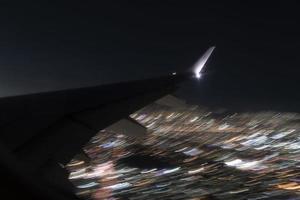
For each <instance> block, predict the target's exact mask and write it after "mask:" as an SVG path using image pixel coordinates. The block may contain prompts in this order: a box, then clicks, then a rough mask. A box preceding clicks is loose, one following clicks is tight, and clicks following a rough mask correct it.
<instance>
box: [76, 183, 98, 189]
mask: <svg viewBox="0 0 300 200" xmlns="http://www.w3.org/2000/svg"><path fill="white" fill-rule="evenodd" d="M96 185H99V183H96V182H91V183H88V184H84V185H78V186H77V187H78V188H81V189H83V188H89V187H94V186H96Z"/></svg>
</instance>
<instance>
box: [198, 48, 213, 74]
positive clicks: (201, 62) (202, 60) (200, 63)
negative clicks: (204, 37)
mask: <svg viewBox="0 0 300 200" xmlns="http://www.w3.org/2000/svg"><path fill="white" fill-rule="evenodd" d="M214 49H215V47H210V48H209V49H208V50H207V51H206V52H205V53H204V54H203V56H202V57H201V58H200V59H199V60H198V61H197V62H196V64H195V65H194V73H195V76H196V78H198V79H199V78H201V74H200V72H201V71H202V69H203V67H204V65H205V63H206V62H207V60H208V58H209V57H210V55H211V54H212V52H213V50H214Z"/></svg>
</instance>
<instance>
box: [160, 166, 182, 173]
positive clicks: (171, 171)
mask: <svg viewBox="0 0 300 200" xmlns="http://www.w3.org/2000/svg"><path fill="white" fill-rule="evenodd" d="M179 169H180V167H177V168H174V169H169V170H165V171H164V172H163V174H169V173H173V172H176V171H178V170H179Z"/></svg>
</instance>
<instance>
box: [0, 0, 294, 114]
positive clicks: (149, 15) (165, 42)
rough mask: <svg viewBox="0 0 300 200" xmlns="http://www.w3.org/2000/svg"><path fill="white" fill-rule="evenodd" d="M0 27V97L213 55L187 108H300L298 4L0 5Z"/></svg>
mask: <svg viewBox="0 0 300 200" xmlns="http://www.w3.org/2000/svg"><path fill="white" fill-rule="evenodd" d="M1 18H2V23H1V24H2V31H1V32H0V36H1V37H0V42H1V44H2V45H1V59H0V72H1V73H0V74H1V75H0V83H1V85H2V89H1V96H9V95H15V94H26V93H31V92H38V91H49V90H60V89H65V88H76V87H84V86H92V85H98V84H104V83H114V82H119V81H126V80H132V79H144V78H147V77H153V76H157V75H165V74H169V73H172V72H173V71H184V70H187V69H188V68H190V67H191V66H192V65H193V64H194V63H195V62H196V60H197V59H198V58H199V57H200V56H201V55H202V53H203V52H204V51H205V50H206V49H207V48H208V47H209V46H211V45H216V50H215V52H214V53H213V55H212V57H211V58H210V60H209V62H208V63H207V66H206V68H205V70H206V73H207V75H206V76H204V77H203V80H200V82H196V81H194V82H190V83H186V84H184V85H183V87H182V88H183V89H182V90H184V91H183V92H180V93H182V94H184V96H185V98H187V99H188V100H191V101H195V102H197V101H198V102H204V103H205V102H210V103H212V102H215V103H216V104H220V105H221V106H222V103H226V102H229V104H239V101H242V102H243V101H245V102H247V101H250V100H251V99H253V100H251V101H253V102H258V103H254V104H259V103H260V102H262V103H263V104H268V103H269V102H271V104H272V102H275V104H276V106H275V107H278V106H279V107H281V106H283V107H287V110H293V109H294V108H297V107H299V103H298V102H300V101H299V99H300V95H299V94H298V93H297V91H298V90H299V84H298V83H299V73H300V68H299V64H300V59H299V56H298V55H297V54H298V49H299V47H300V42H299V36H298V35H299V28H298V24H299V20H298V18H297V4H295V5H292V4H287V3H285V2H283V3H281V4H277V3H274V2H273V3H272V4H270V3H268V4H267V3H265V4H263V3H259V4H256V3H235V4H233V3H227V2H226V3H225V2H223V3H219V4H212V3H208V2H205V3H201V4H199V3H197V2H196V1H195V2H193V1H192V2H189V3H185V4H184V3H180V2H179V1H165V2H158V1H145V2H144V3H140V2H138V1H132V2H131V3H125V2H121V1H120V2H118V1H115V2H106V3H97V4H96V3H95V4H94V3H87V4H82V2H80V1H72V3H61V2H60V3H49V4H45V3H39V4H27V3H21V4H18V5H13V4H9V3H7V4H4V3H3V6H2V11H1ZM240 99H241V100H240ZM245 99H246V100H245ZM251 101H250V102H251ZM227 104H228V103H227ZM271 104H270V105H271ZM229 107H230V105H229ZM271 108H272V106H271Z"/></svg>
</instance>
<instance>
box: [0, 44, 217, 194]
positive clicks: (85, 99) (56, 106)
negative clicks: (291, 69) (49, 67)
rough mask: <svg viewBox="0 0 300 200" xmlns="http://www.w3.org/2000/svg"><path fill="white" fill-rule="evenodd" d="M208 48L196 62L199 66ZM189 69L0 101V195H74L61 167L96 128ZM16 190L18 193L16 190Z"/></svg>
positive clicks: (155, 95) (174, 83) (164, 90)
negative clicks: (3, 185) (144, 78)
mask: <svg viewBox="0 0 300 200" xmlns="http://www.w3.org/2000/svg"><path fill="white" fill-rule="evenodd" d="M212 51H213V48H210V49H209V50H208V52H206V53H205V54H204V56H203V58H202V60H201V59H200V61H199V62H200V64H201V65H202V67H203V66H204V64H205V62H206V60H207V59H208V57H209V56H210V54H211V53H212ZM188 77H190V74H189V73H173V74H170V75H168V76H163V77H158V78H152V79H146V80H137V81H130V82H122V83H115V84H108V85H100V86H95V87H88V88H79V89H69V90H63V91H55V92H43V93H37V94H29V95H22V96H14V97H6V98H2V99H0V110H1V112H0V132H1V135H0V142H1V143H0V166H1V170H0V173H1V178H2V182H3V183H5V184H6V187H5V191H3V193H2V195H5V196H6V195H8V196H11V197H12V198H11V199H14V198H16V197H19V195H20V194H21V197H22V198H24V197H28V198H30V199H77V197H76V196H74V194H73V193H72V189H73V188H72V185H71V184H70V183H69V181H68V172H67V171H66V169H65V168H64V166H65V165H66V164H67V163H68V162H69V161H70V160H71V159H72V158H73V156H74V155H75V154H76V153H78V152H79V150H80V149H81V148H82V147H83V145H84V144H86V143H87V142H88V141H89V140H90V138H91V137H93V136H94V135H95V134H96V133H97V132H98V131H99V130H101V129H104V128H105V127H107V126H109V125H111V124H112V123H114V122H117V121H118V120H120V119H122V118H126V117H128V116H129V115H130V114H131V113H133V112H135V111H136V110H138V109H140V108H142V107H144V106H146V105H147V104H150V103H152V102H153V101H155V100H157V99H159V98H161V97H162V96H164V95H166V94H169V93H172V92H174V91H175V90H176V89H177V87H178V84H179V83H180V82H182V81H184V80H186V79H187V78H188ZM16 191H18V192H16Z"/></svg>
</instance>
